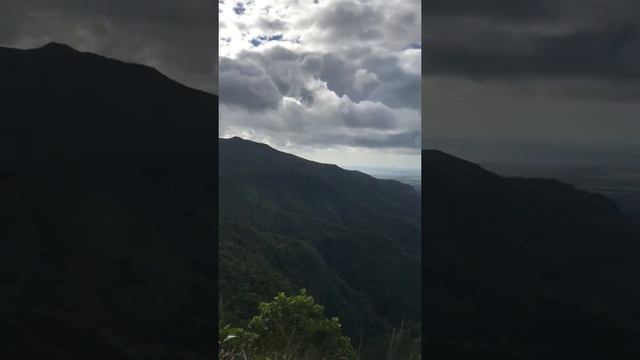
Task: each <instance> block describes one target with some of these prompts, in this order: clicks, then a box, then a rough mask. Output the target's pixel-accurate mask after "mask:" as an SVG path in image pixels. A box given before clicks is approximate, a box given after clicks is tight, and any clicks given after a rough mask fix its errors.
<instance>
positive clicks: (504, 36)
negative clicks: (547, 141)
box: [422, 0, 640, 102]
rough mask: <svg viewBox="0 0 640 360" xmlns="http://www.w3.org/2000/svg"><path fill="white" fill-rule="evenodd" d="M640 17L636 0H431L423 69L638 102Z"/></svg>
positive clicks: (559, 92) (565, 93)
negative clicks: (605, 0) (606, 0)
mask: <svg viewBox="0 0 640 360" xmlns="http://www.w3.org/2000/svg"><path fill="white" fill-rule="evenodd" d="M638 15H640V2H638V1H632V0H612V1H609V2H604V1H597V0H559V1H506V0H491V1H471V0H457V1H451V2H450V1H446V2H445V1H439V0H438V1H435V0H434V1H428V2H426V3H425V4H424V6H423V17H424V18H423V46H424V48H425V51H424V55H423V62H422V74H423V76H424V77H426V78H427V79H429V78H434V77H449V78H454V79H467V80H469V81H482V82H502V83H511V84H512V85H517V88H518V89H517V91H520V90H521V89H522V88H523V87H525V88H526V87H527V84H529V85H530V86H528V87H529V91H530V92H531V93H539V94H554V95H560V96H565V97H575V98H592V99H594V100H595V99H601V100H603V101H623V102H626V101H637V99H638V97H640V22H639V21H638V20H637V19H638Z"/></svg>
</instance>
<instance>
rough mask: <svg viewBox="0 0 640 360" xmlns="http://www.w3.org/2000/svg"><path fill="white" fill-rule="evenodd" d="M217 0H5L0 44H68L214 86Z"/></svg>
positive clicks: (196, 84)
mask: <svg viewBox="0 0 640 360" xmlns="http://www.w3.org/2000/svg"><path fill="white" fill-rule="evenodd" d="M216 5H217V4H216V3H215V2H214V1H210V0H181V1H174V0H108V1H105V0H82V1H80V0H57V1H47V0H8V1H2V2H0V45H4V46H11V47H19V48H32V47H38V46H42V45H44V44H46V43H48V42H52V41H55V42H59V43H65V44H68V45H70V46H72V47H74V48H76V49H78V50H82V51H90V52H95V53H98V54H100V55H103V56H108V57H114V58H117V59H120V60H124V61H131V62H136V63H142V64H146V65H150V66H153V67H155V68H157V69H158V70H160V71H161V72H163V73H165V74H166V75H168V76H170V77H172V78H173V79H175V80H177V81H180V82H182V83H184V84H186V85H189V86H191V87H194V88H198V89H202V90H205V91H209V92H212V93H215V92H216V89H217V68H216V64H217V57H218V49H217V46H216V42H217V36H218V28H217V15H218V12H217V6H216Z"/></svg>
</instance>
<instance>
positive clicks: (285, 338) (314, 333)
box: [218, 290, 357, 360]
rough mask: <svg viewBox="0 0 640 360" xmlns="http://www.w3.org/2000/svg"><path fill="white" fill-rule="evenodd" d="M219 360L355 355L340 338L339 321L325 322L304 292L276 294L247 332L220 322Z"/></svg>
mask: <svg viewBox="0 0 640 360" xmlns="http://www.w3.org/2000/svg"><path fill="white" fill-rule="evenodd" d="M221 321H222V322H221V325H223V326H221V327H220V328H219V331H218V339H219V346H220V348H219V353H218V359H223V360H227V359H251V360H269V359H273V360H275V359H299V360H327V359H345V360H355V359H356V358H357V354H356V351H355V350H354V349H353V347H352V346H351V341H350V340H349V338H348V337H346V336H344V335H343V334H342V329H341V327H342V325H341V324H340V321H339V319H338V318H336V317H334V318H331V319H328V318H327V317H326V316H325V314H324V308H323V307H322V306H321V305H319V304H316V303H315V300H314V299H313V297H311V296H309V295H308V294H307V293H306V291H305V290H302V291H301V292H300V294H299V295H295V296H286V295H285V294H284V293H280V294H278V295H277V296H276V297H275V298H274V299H273V300H272V301H271V302H263V303H260V313H259V314H258V315H256V316H254V317H253V318H252V319H251V321H250V322H249V324H248V325H247V329H242V328H232V327H229V325H225V322H224V319H221Z"/></svg>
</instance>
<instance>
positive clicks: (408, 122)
mask: <svg viewBox="0 0 640 360" xmlns="http://www.w3.org/2000/svg"><path fill="white" fill-rule="evenodd" d="M219 6H220V10H219V18H220V25H219V26H220V45H219V51H220V65H219V66H220V87H219V90H220V103H221V110H220V113H221V114H220V131H221V136H222V137H229V136H241V137H243V138H248V139H252V140H257V141H261V142H266V143H268V144H270V145H272V146H274V147H276V148H278V149H281V150H283V151H287V152H293V153H296V154H298V155H301V156H304V157H306V158H309V159H313V160H318V161H322V162H330V163H336V164H338V165H342V166H345V167H350V168H363V167H396V168H414V169H419V167H420V154H419V151H420V148H421V147H420V141H421V138H420V104H421V97H420V93H421V50H420V41H421V25H420V2H419V1H416V0H410V1H407V0H396V1H388V0H317V1H314V0H308V1H297V0H278V1H275V0H274V1H232V0H220V1H219Z"/></svg>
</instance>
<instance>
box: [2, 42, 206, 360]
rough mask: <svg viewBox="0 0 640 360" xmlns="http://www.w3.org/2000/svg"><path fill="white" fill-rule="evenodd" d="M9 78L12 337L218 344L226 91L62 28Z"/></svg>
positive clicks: (158, 350) (92, 347) (37, 353)
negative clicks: (86, 49)
mask: <svg viewBox="0 0 640 360" xmlns="http://www.w3.org/2000/svg"><path fill="white" fill-rule="evenodd" d="M0 79H2V80H1V81H0V113H1V115H0V218H1V219H2V225H1V226H0V281H1V282H2V284H3V287H2V290H0V291H1V293H0V307H1V309H2V310H0V322H1V323H2V324H3V327H2V328H3V330H4V331H5V332H4V333H3V334H4V335H3V343H4V344H7V345H9V347H8V348H4V347H3V351H7V352H8V353H9V354H10V355H12V356H13V357H17V358H47V359H53V358H56V359H58V358H61V359H62V358H65V359H69V358H78V359H80V358H83V359H87V358H92V359H103V358H104V359H113V358H135V359H140V358H154V359H157V358H175V359H179V358H183V359H187V358H188V359H206V358H209V359H210V358H212V357H213V356H214V355H213V354H214V353H215V349H214V346H215V340H214V339H215V332H216V328H215V326H216V325H215V318H216V313H215V302H216V286H217V281H216V277H217V263H216V259H215V256H214V255H213V254H215V236H216V234H215V228H216V223H215V222H216V218H217V217H216V211H217V209H216V207H217V197H216V185H215V184H216V175H217V169H216V166H215V159H216V157H217V126H218V125H217V116H218V110H217V98H216V97H215V96H212V95H209V94H206V93H203V92H200V91H196V90H193V89H189V88H187V87H184V86H182V85H180V84H178V83H176V82H174V81H172V80H170V79H168V78H166V77H165V76H163V75H162V74H160V73H159V72H157V71H156V70H154V69H152V68H149V67H146V66H142V65H136V64H127V63H123V62H119V61H116V60H112V59H107V58H103V57H100V56H98V55H94V54H89V53H81V52H78V51H75V50H73V49H71V48H69V47H66V46H64V45H60V44H50V45H47V46H45V47H42V48H38V49H33V50H16V49H7V48H0ZM31 355H32V356H31ZM12 356H10V357H9V358H12Z"/></svg>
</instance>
